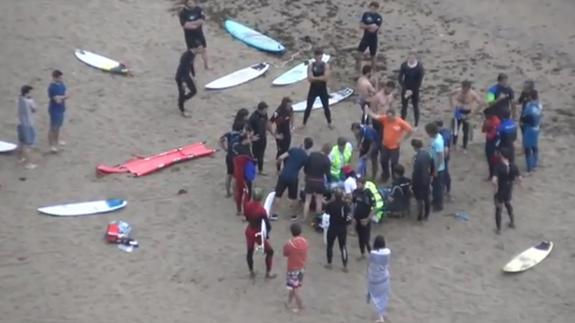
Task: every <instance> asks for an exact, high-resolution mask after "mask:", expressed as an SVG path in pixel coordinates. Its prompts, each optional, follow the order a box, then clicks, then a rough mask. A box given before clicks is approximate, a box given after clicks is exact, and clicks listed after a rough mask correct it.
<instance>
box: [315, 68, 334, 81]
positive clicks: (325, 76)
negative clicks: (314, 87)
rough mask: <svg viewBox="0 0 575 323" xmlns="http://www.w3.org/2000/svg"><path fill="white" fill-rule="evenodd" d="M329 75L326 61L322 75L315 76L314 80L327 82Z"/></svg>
mask: <svg viewBox="0 0 575 323" xmlns="http://www.w3.org/2000/svg"><path fill="white" fill-rule="evenodd" d="M330 76H331V67H329V64H328V63H325V71H324V73H323V75H322V76H319V77H316V78H315V80H317V81H323V82H327V81H329V77H330Z"/></svg>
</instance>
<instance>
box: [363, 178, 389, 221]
mask: <svg viewBox="0 0 575 323" xmlns="http://www.w3.org/2000/svg"><path fill="white" fill-rule="evenodd" d="M364 187H365V188H366V189H367V190H369V192H370V193H371V195H373V199H374V200H375V207H374V208H373V217H372V220H373V222H375V223H379V222H381V219H383V216H384V206H385V204H384V201H383V197H382V196H381V193H379V190H378V189H377V186H376V185H375V184H374V183H373V182H371V181H366V182H365V185H364Z"/></svg>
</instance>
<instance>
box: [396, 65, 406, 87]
mask: <svg viewBox="0 0 575 323" xmlns="http://www.w3.org/2000/svg"><path fill="white" fill-rule="evenodd" d="M405 69H406V64H405V62H404V63H401V66H400V67H399V77H398V78H397V81H398V83H399V86H400V87H401V88H403V87H404V85H405V83H404V82H405Z"/></svg>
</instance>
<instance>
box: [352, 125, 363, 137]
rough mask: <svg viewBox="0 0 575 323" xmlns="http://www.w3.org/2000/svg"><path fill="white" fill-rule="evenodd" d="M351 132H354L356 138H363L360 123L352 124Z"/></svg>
mask: <svg viewBox="0 0 575 323" xmlns="http://www.w3.org/2000/svg"><path fill="white" fill-rule="evenodd" d="M351 132H353V134H354V135H355V136H356V137H359V136H361V124H359V122H354V123H352V124H351Z"/></svg>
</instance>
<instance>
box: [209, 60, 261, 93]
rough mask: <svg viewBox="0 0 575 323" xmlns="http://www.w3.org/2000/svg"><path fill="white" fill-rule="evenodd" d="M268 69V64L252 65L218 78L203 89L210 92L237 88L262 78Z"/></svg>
mask: <svg viewBox="0 0 575 323" xmlns="http://www.w3.org/2000/svg"><path fill="white" fill-rule="evenodd" d="M269 68H270V65H269V64H268V63H258V64H254V65H252V66H249V67H246V68H243V69H241V70H238V71H235V72H233V73H231V74H228V75H226V76H223V77H220V78H219V79H217V80H215V81H212V82H210V83H208V84H206V86H205V87H206V89H210V90H221V89H226V88H229V87H233V86H237V85H240V84H243V83H246V82H248V81H251V80H253V79H255V78H257V77H260V76H262V75H263V74H264V73H265V72H266V71H267V70H268V69H269Z"/></svg>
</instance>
